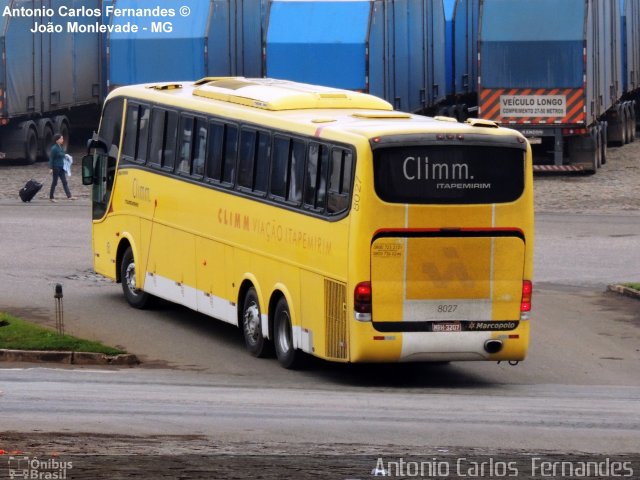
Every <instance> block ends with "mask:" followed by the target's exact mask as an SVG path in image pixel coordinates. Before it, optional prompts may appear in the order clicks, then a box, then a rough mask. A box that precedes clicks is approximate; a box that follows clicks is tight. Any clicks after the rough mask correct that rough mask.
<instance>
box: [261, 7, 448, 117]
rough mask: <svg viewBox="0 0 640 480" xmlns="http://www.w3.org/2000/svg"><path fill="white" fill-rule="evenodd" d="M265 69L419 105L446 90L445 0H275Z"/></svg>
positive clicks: (400, 104)
mask: <svg viewBox="0 0 640 480" xmlns="http://www.w3.org/2000/svg"><path fill="white" fill-rule="evenodd" d="M267 25H268V27H267V37H266V46H265V74H266V75H267V76H268V77H271V78H281V79H287V80H294V81H297V82H306V83H313V84H319V85H326V86H329V87H336V88H345V89H349V90H357V91H361V92H366V93H370V94H373V95H376V96H378V97H381V98H384V99H385V100H387V101H388V102H389V103H391V104H392V105H393V106H394V108H396V109H398V110H404V111H410V112H417V111H421V110H424V109H425V108H428V107H431V106H433V105H436V104H438V103H440V102H441V101H442V100H444V99H445V98H446V71H445V20H444V9H443V3H442V0H352V1H345V0H333V1H332V0H328V1H311V0H309V1H304V0H302V1H301V0H272V1H271V2H270V4H269V10H268V20H267Z"/></svg>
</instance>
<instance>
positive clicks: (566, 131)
mask: <svg viewBox="0 0 640 480" xmlns="http://www.w3.org/2000/svg"><path fill="white" fill-rule="evenodd" d="M588 132H589V131H588V130H587V129H586V128H563V129H562V135H586V134H587V133H588Z"/></svg>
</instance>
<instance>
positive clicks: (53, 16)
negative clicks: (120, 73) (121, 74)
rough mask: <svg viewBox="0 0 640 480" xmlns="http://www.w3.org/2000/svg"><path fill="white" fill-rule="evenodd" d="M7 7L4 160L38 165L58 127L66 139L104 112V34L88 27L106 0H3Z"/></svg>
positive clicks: (0, 80) (0, 37) (2, 69)
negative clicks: (74, 13)
mask: <svg viewBox="0 0 640 480" xmlns="http://www.w3.org/2000/svg"><path fill="white" fill-rule="evenodd" d="M0 9H1V10H2V12H3V15H2V16H1V17H0V50H1V51H2V59H3V61H2V62H0V97H2V102H0V158H10V159H15V158H18V159H25V160H26V161H28V162H30V163H32V162H35V161H36V159H37V158H38V157H46V156H47V155H48V151H49V149H50V148H51V145H52V143H53V140H52V139H53V135H54V133H56V132H58V133H61V134H63V135H64V136H65V142H67V141H68V138H69V131H70V129H71V127H72V126H73V124H80V125H85V126H86V125H87V121H88V120H87V119H91V118H97V113H98V105H99V104H100V101H101V95H100V58H101V55H100V53H101V45H100V36H99V35H98V34H97V33H95V32H91V31H88V32H85V30H92V29H94V30H95V28H96V26H95V24H96V23H98V24H99V23H100V9H101V2H100V1H99V0H82V1H79V0H76V1H61V0H43V1H30V2H24V1H18V0H11V1H10V0H0ZM21 9H27V10H26V13H22V12H23V10H21ZM82 9H84V12H85V13H84V14H82V15H77V16H71V15H69V13H68V12H70V11H80V10H82ZM87 12H88V13H87ZM91 14H95V16H92V15H91Z"/></svg>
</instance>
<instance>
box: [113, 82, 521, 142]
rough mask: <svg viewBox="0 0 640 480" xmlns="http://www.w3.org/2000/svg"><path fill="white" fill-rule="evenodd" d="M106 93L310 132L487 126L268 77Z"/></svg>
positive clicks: (376, 132) (156, 85) (136, 87)
mask: <svg viewBox="0 0 640 480" xmlns="http://www.w3.org/2000/svg"><path fill="white" fill-rule="evenodd" d="M112 95H113V96H115V95H123V96H127V97H131V98H136V99H144V100H147V101H152V102H159V103H166V104H167V105H172V106H180V107H183V108H185V109H192V110H193V109H195V110H197V111H201V112H203V113H216V114H219V115H221V116H223V117H224V116H226V117H232V118H237V119H238V120H246V121H251V119H254V120H256V121H257V120H258V119H260V120H261V121H266V120H267V119H268V118H270V119H272V120H273V121H279V122H285V123H288V122H292V123H295V124H296V125H297V126H298V128H299V127H302V128H304V127H305V126H306V128H307V129H311V130H312V131H316V132H318V131H320V130H322V131H324V132H326V133H329V132H331V131H335V130H339V131H341V132H349V133H351V134H354V135H357V136H359V137H365V138H372V137H374V136H380V135H394V134H401V133H408V134H410V133H420V132H427V131H438V130H440V129H441V128H442V127H443V121H447V120H448V121H447V125H446V128H447V130H448V131H459V132H460V133H463V132H464V131H465V130H466V131H468V129H473V128H474V127H478V126H480V127H487V125H485V124H481V125H475V124H472V125H469V124H467V125H465V124H461V123H457V122H455V121H453V119H438V118H435V119H434V118H430V117H425V116H421V115H415V114H410V113H405V112H400V111H396V110H393V107H392V106H391V105H390V104H389V103H388V102H386V101H385V100H382V99H380V98H378V97H375V96H373V95H368V94H365V93H360V92H353V91H350V90H342V89H337V88H331V87H323V86H316V85H310V84H305V83H298V82H291V81H287V80H275V79H268V78H244V77H210V78H203V79H201V80H198V81H196V82H192V81H185V82H164V83H154V84H143V85H131V86H127V87H120V88H118V89H116V90H114V91H113V92H112V94H111V95H110V96H112ZM246 107H252V108H249V109H247V108H246ZM254 108H255V109H256V110H253V109H254ZM270 123H271V122H270ZM492 126H495V125H492ZM475 130H476V132H475V133H480V132H478V131H477V129H475ZM500 130H504V133H506V132H510V130H507V129H500ZM501 133H502V132H501ZM511 133H512V134H513V132H511Z"/></svg>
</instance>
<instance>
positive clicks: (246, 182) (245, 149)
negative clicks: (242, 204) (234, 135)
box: [238, 128, 257, 190]
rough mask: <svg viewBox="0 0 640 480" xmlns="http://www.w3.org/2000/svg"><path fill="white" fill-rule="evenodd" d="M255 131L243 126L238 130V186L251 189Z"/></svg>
mask: <svg viewBox="0 0 640 480" xmlns="http://www.w3.org/2000/svg"><path fill="white" fill-rule="evenodd" d="M256 138H257V132H256V131H255V130H249V129H246V128H243V129H242V131H241V132H240V157H239V158H238V187H242V188H245V189H248V190H253V169H254V165H255V151H256Z"/></svg>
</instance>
